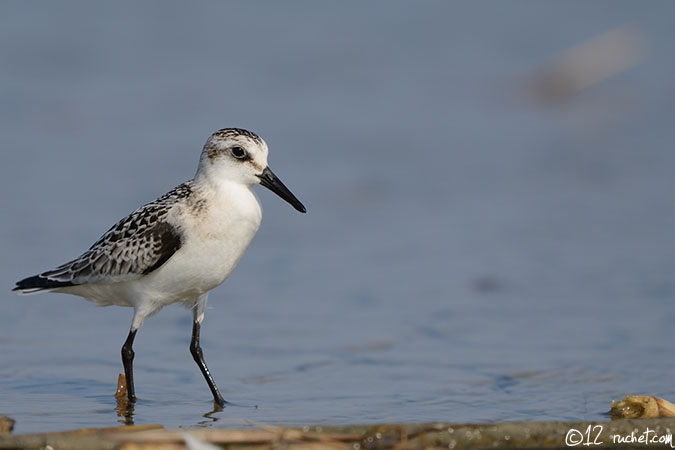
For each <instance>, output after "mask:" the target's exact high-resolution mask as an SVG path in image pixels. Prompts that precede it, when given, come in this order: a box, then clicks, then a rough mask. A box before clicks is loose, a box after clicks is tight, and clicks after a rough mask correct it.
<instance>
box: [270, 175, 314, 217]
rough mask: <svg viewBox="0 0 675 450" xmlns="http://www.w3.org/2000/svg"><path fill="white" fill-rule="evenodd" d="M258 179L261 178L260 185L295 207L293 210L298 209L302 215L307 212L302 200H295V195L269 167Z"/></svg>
mask: <svg viewBox="0 0 675 450" xmlns="http://www.w3.org/2000/svg"><path fill="white" fill-rule="evenodd" d="M258 178H260V184H262V185H263V186H265V187H266V188H267V189H269V190H270V191H272V192H274V193H275V194H277V195H278V196H279V197H281V198H283V199H284V200H286V201H287V202H288V203H290V204H291V206H293V208H295V209H297V210H298V211H300V212H301V213H305V212H307V210H306V209H305V207H304V206H303V204H302V203H300V200H298V199H297V198H295V195H293V194H292V193H291V191H289V190H288V188H287V187H286V186H285V185H284V183H282V182H281V180H280V179H279V178H277V176H276V175H274V172H272V171H271V170H270V168H269V167H267V168H266V169H265V170H263V171H262V173H261V174H260V175H258Z"/></svg>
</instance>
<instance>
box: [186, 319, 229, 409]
mask: <svg viewBox="0 0 675 450" xmlns="http://www.w3.org/2000/svg"><path fill="white" fill-rule="evenodd" d="M200 328H201V325H200V324H199V322H197V321H196V320H195V321H194V322H193V323H192V341H191V342H190V353H192V357H193V358H194V359H195V362H196V363H197V365H198V366H199V369H200V370H201V371H202V375H204V378H205V379H206V382H207V383H208V385H209V388H210V389H211V393H212V394H213V401H214V402H216V404H218V406H225V403H227V402H226V401H225V400H224V399H223V396H222V395H220V391H219V390H218V386H216V383H215V382H214V381H213V377H212V376H211V372H209V368H208V367H206V363H205V362H204V353H203V352H202V348H201V347H200V346H199V330H200Z"/></svg>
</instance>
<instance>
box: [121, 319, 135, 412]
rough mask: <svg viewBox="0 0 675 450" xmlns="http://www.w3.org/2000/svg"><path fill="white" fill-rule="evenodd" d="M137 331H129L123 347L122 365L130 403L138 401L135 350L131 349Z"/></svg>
mask: <svg viewBox="0 0 675 450" xmlns="http://www.w3.org/2000/svg"><path fill="white" fill-rule="evenodd" d="M136 331H138V330H131V331H129V336H127V340H126V341H124V345H123V346H122V364H124V377H125V378H126V379H127V397H128V398H129V401H130V402H135V401H136V393H135V392H134V369H133V361H134V349H133V348H131V346H132V345H134V338H135V337H136Z"/></svg>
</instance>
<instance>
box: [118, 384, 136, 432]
mask: <svg viewBox="0 0 675 450" xmlns="http://www.w3.org/2000/svg"><path fill="white" fill-rule="evenodd" d="M115 398H116V399H117V406H115V411H117V416H118V417H124V420H122V419H120V420H118V422H120V423H123V424H125V425H133V424H134V402H133V401H131V400H129V396H128V395H127V384H126V377H125V375H124V374H119V375H118V376H117V392H115Z"/></svg>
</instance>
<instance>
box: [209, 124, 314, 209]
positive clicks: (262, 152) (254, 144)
mask: <svg viewBox="0 0 675 450" xmlns="http://www.w3.org/2000/svg"><path fill="white" fill-rule="evenodd" d="M267 154H268V149H267V144H266V143H265V141H264V140H263V139H262V138H261V137H260V136H258V135H257V134H255V133H252V132H250V131H247V130H243V129H241V128H223V129H222V130H218V131H216V132H215V133H213V134H212V135H211V136H210V137H209V139H208V140H207V141H206V144H204V149H203V150H202V155H201V158H200V160H199V169H198V170H197V174H198V176H199V175H202V176H207V177H208V178H211V179H219V180H227V181H231V182H235V183H241V184H244V185H247V186H252V185H254V184H262V185H263V186H265V187H266V188H268V189H269V190H271V191H272V192H274V193H275V194H277V195H278V196H279V197H281V198H283V199H284V200H286V201H287V202H288V203H290V204H291V205H292V206H293V207H294V208H295V209H297V210H298V211H300V212H302V213H304V212H305V211H306V210H305V207H304V206H303V205H302V203H300V200H298V199H297V198H296V197H295V196H294V195H293V194H292V193H291V191H290V190H288V188H287V187H286V186H285V185H284V184H283V183H282V182H281V180H279V178H277V176H276V175H274V173H273V172H272V171H271V170H270V168H269V166H268V164H267Z"/></svg>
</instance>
